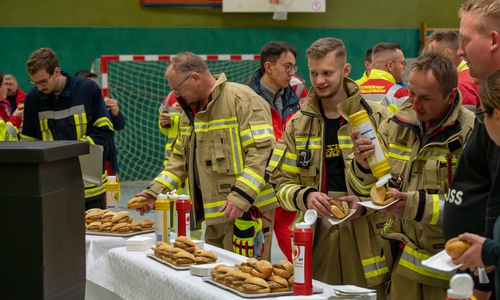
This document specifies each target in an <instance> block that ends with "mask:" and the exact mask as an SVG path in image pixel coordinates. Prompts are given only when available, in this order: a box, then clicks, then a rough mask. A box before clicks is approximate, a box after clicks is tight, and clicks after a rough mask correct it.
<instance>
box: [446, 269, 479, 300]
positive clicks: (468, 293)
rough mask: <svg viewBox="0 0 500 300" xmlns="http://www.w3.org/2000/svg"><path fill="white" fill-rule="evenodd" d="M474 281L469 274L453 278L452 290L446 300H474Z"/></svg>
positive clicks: (449, 290)
mask: <svg viewBox="0 0 500 300" xmlns="http://www.w3.org/2000/svg"><path fill="white" fill-rule="evenodd" d="M473 288H474V281H473V280H472V277H471V276H470V275H469V274H465V273H463V274H455V275H453V277H451V280H450V288H449V289H448V291H447V292H446V294H447V295H446V300H472V299H476V298H475V297H474V296H472V289H473Z"/></svg>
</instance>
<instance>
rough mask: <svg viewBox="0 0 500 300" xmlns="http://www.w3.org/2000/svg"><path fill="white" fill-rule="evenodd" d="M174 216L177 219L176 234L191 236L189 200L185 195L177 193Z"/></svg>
mask: <svg viewBox="0 0 500 300" xmlns="http://www.w3.org/2000/svg"><path fill="white" fill-rule="evenodd" d="M176 209H177V210H176V212H175V218H176V219H177V228H175V231H176V233H177V236H187V237H191V229H190V226H191V224H190V216H189V211H190V210H191V200H189V197H188V196H187V195H179V196H178V197H177V203H176Z"/></svg>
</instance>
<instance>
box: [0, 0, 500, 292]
mask: <svg viewBox="0 0 500 300" xmlns="http://www.w3.org/2000/svg"><path fill="white" fill-rule="evenodd" d="M459 16H460V18H461V22H460V36H459V37H458V36H457V35H456V34H455V33H453V34H454V36H453V35H451V34H449V32H448V31H446V30H440V31H437V32H435V33H434V34H433V35H431V36H430V37H429V40H428V42H427V44H426V46H425V48H424V50H423V51H422V53H421V55H420V56H419V57H418V58H417V59H416V60H415V61H414V62H413V64H412V65H411V66H407V64H406V60H405V58H404V54H403V53H402V50H401V46H399V45H397V44H393V43H379V44H377V45H375V46H374V47H373V48H372V49H371V51H370V52H371V55H370V56H369V59H370V61H369V63H368V64H366V65H367V73H366V78H364V79H363V78H362V79H361V80H360V81H358V83H356V82H355V81H353V80H351V79H350V78H349V77H348V75H349V73H350V70H351V66H350V64H349V63H348V62H347V61H348V60H347V51H346V48H345V46H344V43H343V42H342V41H341V40H340V39H337V38H321V39H318V40H316V41H315V42H314V43H312V45H311V46H310V47H309V48H308V49H307V50H306V59H307V63H308V68H309V72H308V73H309V78H310V82H311V84H312V87H311V89H310V90H309V91H308V93H307V96H306V97H305V100H304V101H303V103H302V101H301V100H300V97H299V96H298V95H297V93H296V92H295V91H294V90H293V88H292V86H291V81H292V77H293V76H294V75H295V72H296V71H297V69H298V68H297V66H296V59H297V56H298V53H297V51H296V50H295V49H294V48H292V47H291V46H289V45H287V44H286V43H283V42H269V43H267V44H266V45H265V46H264V47H263V48H262V49H261V55H260V57H261V62H260V68H259V69H258V70H256V71H255V73H254V74H253V75H251V77H250V79H249V82H248V85H242V84H238V83H233V82H229V81H228V80H227V78H226V76H225V74H224V73H222V74H217V75H213V74H211V73H210V70H209V69H208V66H207V64H206V62H205V61H204V60H203V59H202V58H200V57H199V56H198V55H196V54H194V53H191V52H181V53H179V54H178V55H176V56H175V57H173V58H172V60H171V63H170V65H169V66H168V68H167V70H166V72H165V77H166V79H167V81H168V84H169V85H170V87H171V89H172V93H173V94H172V95H173V96H172V97H173V98H175V100H174V99H173V100H171V101H172V103H171V106H173V105H174V103H176V105H178V106H179V107H178V112H179V114H178V115H177V114H176V115H175V116H174V115H172V116H169V115H166V116H163V117H161V114H162V113H163V112H164V111H166V110H168V109H166V108H160V112H159V113H160V118H159V126H160V128H172V129H173V130H175V134H173V135H172V136H171V137H170V135H169V141H168V143H167V147H166V149H165V150H166V151H168V152H166V154H165V155H166V157H167V158H168V159H167V160H166V161H165V163H164V168H163V171H161V173H160V174H159V175H158V176H157V177H156V178H155V179H154V180H153V181H152V182H151V183H150V184H149V185H148V186H147V187H146V188H145V189H144V190H143V191H142V192H140V193H138V194H137V195H136V196H143V197H145V198H147V200H148V205H147V206H145V207H143V208H141V209H139V211H140V213H141V214H144V213H148V212H149V211H151V210H153V209H154V207H155V201H156V198H157V197H158V195H159V194H162V193H167V192H169V191H172V190H174V189H179V188H180V187H181V186H182V185H183V184H185V189H186V190H187V192H189V194H190V198H191V201H192V204H193V216H194V223H195V224H200V223H201V222H203V221H205V222H206V229H205V241H206V242H207V243H209V244H212V245H215V246H218V247H221V248H224V249H227V250H230V251H236V250H237V248H238V247H241V245H242V244H241V243H242V241H245V243H246V247H253V246H257V245H253V244H252V243H253V242H255V243H257V242H256V241H254V240H253V239H252V238H253V237H254V236H255V232H254V231H255V228H258V230H257V231H259V232H262V235H263V237H262V239H263V241H264V247H263V248H258V247H255V248H253V249H254V253H253V256H255V257H257V258H259V259H260V258H262V259H267V260H269V259H270V248H271V247H270V245H271V238H272V234H273V232H275V233H276V236H277V239H278V243H279V245H280V249H281V250H282V252H283V253H284V254H285V256H287V258H288V259H289V260H291V259H292V246H291V229H292V228H293V226H294V224H295V223H296V222H298V221H300V220H301V219H302V216H303V213H304V212H305V211H306V210H309V209H313V210H315V211H316V212H317V214H318V217H319V219H318V220H317V222H316V224H315V227H314V243H313V277H314V279H317V280H320V281H323V282H325V283H328V284H354V285H358V286H362V287H367V288H371V289H374V290H376V292H377V297H378V299H390V300H396V299H398V300H399V299H415V300H416V299H426V300H427V299H431V300H434V299H435V300H441V299H445V297H446V289H447V288H448V285H449V280H450V278H451V277H450V276H451V275H450V274H449V273H443V272H439V271H437V270H433V269H429V268H426V267H424V266H423V264H422V261H423V260H425V259H428V258H430V257H431V256H432V255H434V254H436V253H438V252H440V251H441V250H442V249H443V247H444V243H445V241H446V240H448V239H450V238H452V237H455V236H459V237H460V238H461V239H464V240H467V241H469V242H470V243H471V244H472V246H471V248H470V249H469V250H467V251H466V252H465V254H464V255H463V256H461V257H460V258H458V259H456V260H455V262H456V263H463V265H462V267H461V270H462V271H463V272H470V273H471V274H472V275H473V276H474V278H475V279H476V282H475V285H474V288H475V290H474V295H475V296H476V297H477V299H489V297H490V295H491V294H492V291H493V290H494V291H495V293H496V294H497V295H498V296H499V297H498V298H499V299H500V275H498V274H500V273H499V272H500V270H498V269H497V268H500V264H499V263H498V261H499V259H498V258H499V257H500V256H499V255H500V250H499V249H500V222H497V219H498V217H499V215H500V205H498V203H500V202H499V201H497V194H498V191H497V190H498V189H495V188H494V187H495V186H498V184H496V183H497V182H500V176H499V175H498V172H497V169H498V166H497V165H498V157H499V153H500V151H499V150H498V149H499V147H498V146H499V145H500V47H499V44H500V2H498V1H495V0H468V1H467V2H465V3H464V4H462V6H461V8H460V10H459ZM457 39H458V40H457ZM367 60H368V57H367ZM407 67H410V75H409V80H408V86H407V88H406V87H405V86H403V85H402V84H398V82H401V81H402V76H403V73H404V71H405V70H406V68H407ZM27 70H28V73H29V76H30V80H31V81H32V83H33V84H35V85H36V88H33V89H31V90H30V91H29V92H28V94H27V95H26V97H25V100H24V104H25V106H24V111H23V114H24V122H23V126H22V131H21V134H20V137H21V140H46V141H50V140H86V141H89V142H90V143H95V144H98V145H102V146H104V147H108V146H109V145H110V143H111V142H112V138H113V133H114V130H115V129H117V128H116V127H118V126H117V125H116V124H115V121H113V119H112V118H113V117H112V116H113V115H114V116H115V117H116V116H118V114H117V115H115V114H113V111H115V112H116V110H117V109H118V107H117V106H116V103H114V104H115V105H112V103H111V104H110V106H111V108H110V110H111V111H109V110H108V109H107V108H106V103H105V102H104V99H103V97H102V95H101V91H100V89H99V87H98V86H97V84H96V83H95V82H93V81H91V80H88V79H82V78H78V77H73V76H70V75H69V74H67V73H65V72H63V71H61V69H60V68H59V64H58V60H57V56H56V55H55V53H53V51H52V50H50V49H48V48H42V49H39V50H37V51H35V52H34V53H33V54H32V55H31V57H30V59H29V60H28V62H27ZM0 75H1V77H0V82H1V83H2V87H1V88H0V98H1V99H3V98H6V95H3V94H2V93H5V88H4V86H5V80H6V79H5V77H3V74H0ZM475 84H481V87H480V88H479V90H478V89H477V86H475ZM479 98H480V101H479ZM168 102H170V100H167V102H166V103H164V106H165V107H166V106H167V103H168ZM361 110H364V111H366V112H367V114H368V115H369V117H370V120H371V121H372V122H373V124H374V126H375V127H376V128H377V131H378V136H379V138H380V141H381V145H382V148H383V149H384V151H385V153H386V154H387V157H388V160H389V164H390V165H391V177H392V179H391V180H389V185H390V186H391V187H392V188H393V191H392V195H393V196H394V197H395V198H397V199H399V200H398V201H397V202H396V203H395V204H393V205H391V206H389V207H387V208H384V209H371V208H366V207H365V206H363V205H361V204H360V203H361V202H364V201H370V189H371V188H372V186H373V185H374V184H375V182H376V181H377V178H376V177H374V176H373V174H372V172H371V170H370V167H369V165H368V161H367V159H368V158H369V157H370V156H371V155H373V154H374V151H375V150H374V145H373V143H372V142H371V140H369V139H364V138H358V136H359V131H358V130H354V129H353V127H352V126H351V124H350V122H349V116H350V115H352V114H353V113H356V112H358V111H361ZM118 112H119V110H118ZM10 114H12V116H11V117H10V118H13V119H12V120H10V121H9V120H7V122H4V123H5V124H4V125H5V126H4V127H2V126H0V134H2V137H3V136H5V137H8V136H9V134H10V135H12V136H17V134H16V131H15V130H16V129H17V130H19V126H17V127H16V126H15V122H16V119H15V116H16V110H13V111H11V112H10ZM21 117H22V116H21ZM174 117H175V118H174ZM2 119H3V117H2ZM4 120H5V119H4ZM9 122H10V126H11V127H9V125H8V124H9ZM123 124H124V122H123ZM0 125H2V124H0ZM12 127H13V128H14V129H12ZM3 128H5V130H4V129H3ZM2 130H4V131H2ZM4 133H5V135H4ZM9 139H10V138H6V140H9ZM106 176H107V175H106V172H104V173H103V182H105V181H106ZM101 189H103V188H102V187H99V186H86V187H85V196H86V200H87V201H86V203H87V204H88V205H96V206H101V207H102V205H103V204H102V203H101V202H100V200H99V195H101V194H102V192H103V191H102V190H101ZM332 199H335V200H339V201H344V202H347V203H348V205H349V207H350V208H351V209H353V210H354V211H355V212H354V214H352V216H350V217H349V218H348V219H347V220H345V221H344V222H342V223H340V224H337V225H334V226H333V225H331V224H330V223H329V222H328V221H327V218H328V217H329V216H330V215H331V212H330V200H332ZM88 207H91V206H88ZM241 220H243V221H245V222H247V223H244V222H243V223H242V222H241ZM248 222H250V223H248ZM252 222H255V223H256V224H257V225H256V226H257V227H252V226H250V227H245V228H242V226H241V224H252ZM245 226H246V225H245ZM247 231H249V232H250V238H248V239H246V238H241V235H245V234H247ZM466 232H468V233H466ZM484 267H486V270H487V271H488V272H489V273H488V274H490V279H491V282H492V283H494V284H483V283H480V282H479V280H477V276H475V275H474V274H476V275H477V269H478V268H484ZM495 273H496V274H497V276H495ZM493 297H494V295H493Z"/></svg>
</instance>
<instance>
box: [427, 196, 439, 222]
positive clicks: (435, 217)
mask: <svg viewBox="0 0 500 300" xmlns="http://www.w3.org/2000/svg"><path fill="white" fill-rule="evenodd" d="M439 198H440V197H439V195H436V194H433V195H432V218H431V221H430V223H429V224H431V225H436V224H437V223H438V221H439V215H440V209H439V208H440V200H439Z"/></svg>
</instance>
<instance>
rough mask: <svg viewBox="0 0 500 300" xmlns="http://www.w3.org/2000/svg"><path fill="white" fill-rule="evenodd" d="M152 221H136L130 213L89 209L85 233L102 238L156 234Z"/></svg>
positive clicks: (86, 214)
mask: <svg viewBox="0 0 500 300" xmlns="http://www.w3.org/2000/svg"><path fill="white" fill-rule="evenodd" d="M154 224H155V222H153V221H152V220H142V221H135V222H134V220H133V219H132V217H131V216H130V212H128V211H120V212H112V211H109V210H102V209H95V208H94V209H89V210H88V211H86V212H85V233H86V234H91V235H102V236H120V237H127V236H133V235H138V234H145V233H151V232H154V230H155V227H154Z"/></svg>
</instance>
